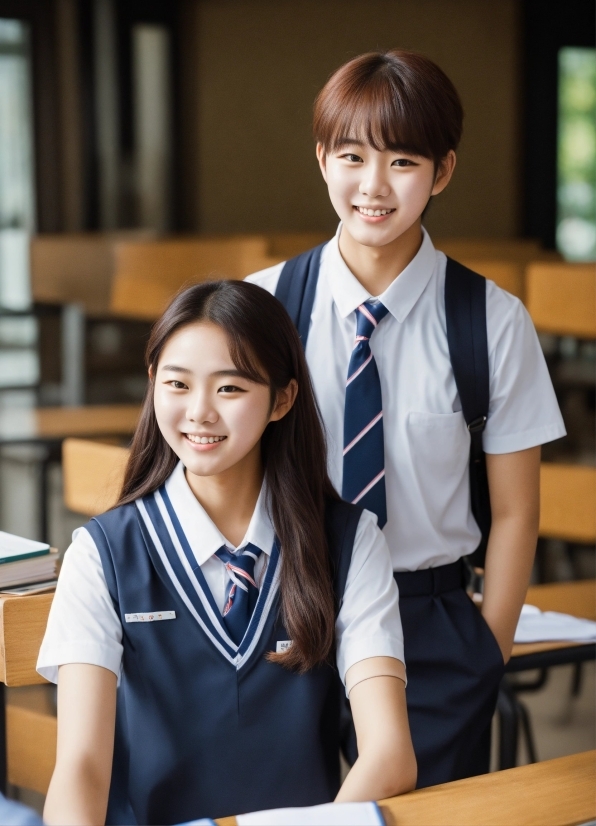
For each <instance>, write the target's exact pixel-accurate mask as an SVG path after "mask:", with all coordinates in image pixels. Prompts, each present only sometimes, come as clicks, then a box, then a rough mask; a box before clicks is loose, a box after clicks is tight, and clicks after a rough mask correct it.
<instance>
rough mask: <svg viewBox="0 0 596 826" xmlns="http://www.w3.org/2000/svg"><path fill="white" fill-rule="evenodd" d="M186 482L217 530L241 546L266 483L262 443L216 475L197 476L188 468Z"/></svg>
mask: <svg viewBox="0 0 596 826" xmlns="http://www.w3.org/2000/svg"><path fill="white" fill-rule="evenodd" d="M186 481H187V482H188V485H189V487H190V489H191V490H192V492H193V493H194V495H195V496H196V498H197V499H198V501H199V502H200V503H201V505H202V507H203V508H204V509H205V511H206V513H207V515H208V516H209V518H210V519H211V521H212V522H213V523H214V525H215V526H216V527H217V529H218V530H219V531H220V532H221V533H222V534H223V535H224V536H225V538H226V539H227V540H228V541H229V542H231V543H232V545H233V546H234V547H235V548H236V547H238V545H239V544H240V543H241V542H242V540H243V539H244V536H245V534H246V531H247V530H248V526H249V524H250V520H251V519H252V515H253V513H254V510H255V506H256V504H257V499H258V498H259V493H260V491H261V485H262V483H263V468H262V464H261V446H260V443H257V445H256V446H255V448H253V450H252V451H251V453H250V454H248V455H247V456H245V457H244V459H242V460H241V461H240V462H238V463H237V464H236V465H234V466H233V467H231V468H228V470H226V471H223V472H222V473H218V474H217V475H215V476H196V475H195V474H193V473H191V472H190V471H189V470H188V469H187V470H186Z"/></svg>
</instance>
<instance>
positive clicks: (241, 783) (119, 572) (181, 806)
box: [87, 486, 361, 824]
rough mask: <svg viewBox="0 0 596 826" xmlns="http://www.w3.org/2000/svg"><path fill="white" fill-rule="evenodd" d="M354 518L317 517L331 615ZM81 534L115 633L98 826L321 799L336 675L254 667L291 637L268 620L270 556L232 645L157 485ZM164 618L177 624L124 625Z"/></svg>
mask: <svg viewBox="0 0 596 826" xmlns="http://www.w3.org/2000/svg"><path fill="white" fill-rule="evenodd" d="M360 513H361V511H360V510H359V509H358V508H355V507H354V506H352V505H348V504H346V503H345V502H331V503H329V505H328V507H327V515H326V525H327V535H328V539H329V551H330V555H331V562H332V570H333V573H334V591H335V596H336V604H337V610H339V606H340V604H341V600H342V597H343V592H344V588H345V582H346V577H347V573H348V569H349V566H350V560H351V555H352V548H353V544H354V537H355V533H356V528H357V525H358V520H359V518H360ZM87 530H88V531H89V533H90V534H91V536H92V537H93V539H94V541H95V543H96V545H97V548H98V551H99V554H100V557H101V562H102V565H103V570H104V573H105V577H106V581H107V585H108V589H109V592H110V596H111V598H112V601H113V603H114V607H115V609H116V612H117V613H118V616H119V617H120V619H121V622H122V629H123V638H122V645H123V648H124V650H123V660H122V675H121V682H120V685H119V688H118V701H117V714H116V735H115V745H114V762H113V769H112V781H111V787H110V796H109V804H108V813H107V823H110V824H131V823H139V824H167V823H182V822H184V821H188V820H192V819H194V818H198V817H214V818H215V817H223V816H226V815H233V814H237V813H240V812H247V811H254V810H258V809H269V808H276V807H282V806H310V805H314V804H317V803H325V802H329V801H331V800H333V798H334V796H335V795H336V793H337V791H338V789H339V745H340V743H339V708H340V698H341V690H342V689H341V685H340V682H339V678H338V675H337V671H336V670H335V669H334V668H332V667H331V666H329V665H324V666H319V667H317V668H315V669H312V670H311V671H309V672H308V673H307V674H304V675H298V674H296V673H292V672H290V671H288V670H286V669H284V668H282V667H281V666H279V665H276V664H273V663H270V662H267V661H266V660H265V654H266V653H267V652H268V651H276V647H277V643H278V642H281V641H286V640H288V639H289V637H288V632H287V631H286V630H285V628H284V627H283V624H282V622H281V620H280V617H279V610H278V609H279V596H278V582H279V551H278V548H277V547H274V549H273V551H272V554H271V558H270V561H269V565H268V568H267V573H266V576H265V580H264V582H263V584H262V587H261V591H260V594H259V599H258V602H257V605H256V608H255V611H254V614H253V617H252V619H251V623H250V625H249V628H248V630H247V632H246V635H245V637H244V639H243V640H242V642H241V644H240V646H239V647H237V646H236V645H235V644H234V643H233V641H232V640H231V639H230V638H229V637H228V635H227V633H226V631H225V626H224V625H223V622H222V620H221V616H220V613H219V611H218V609H217V607H216V605H215V602H214V600H213V597H212V595H211V592H210V590H209V588H208V586H207V584H206V582H205V580H204V577H203V575H202V573H201V569H200V566H198V565H197V563H196V560H195V558H194V555H193V554H192V551H191V549H190V546H189V545H188V542H187V540H186V537H185V536H184V534H183V532H182V529H181V527H180V524H179V522H178V519H177V517H176V514H175V512H174V510H173V508H172V505H171V503H170V501H169V499H168V496H167V493H166V491H165V488H164V487H163V486H162V488H160V490H159V491H156V492H155V493H154V494H151V495H149V496H146V497H144V498H143V499H141V500H138V501H137V502H136V503H134V504H130V505H124V506H122V507H119V508H116V509H114V510H112V511H109V512H108V513H105V514H103V515H102V516H100V517H97V518H95V519H92V520H91V522H90V523H89V524H88V525H87ZM164 611H173V612H175V619H169V620H161V621H149V622H147V621H145V622H131V621H130V616H129V621H127V619H126V616H125V615H127V614H128V615H131V614H133V615H134V614H138V613H150V612H156V613H157V612H164Z"/></svg>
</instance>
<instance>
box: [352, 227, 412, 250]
mask: <svg viewBox="0 0 596 826" xmlns="http://www.w3.org/2000/svg"><path fill="white" fill-rule="evenodd" d="M346 229H347V230H348V232H349V233H350V235H351V236H352V238H353V239H354V241H357V242H358V243H359V244H362V246H364V247H384V246H386V244H390V243H391V242H392V241H395V239H396V238H399V236H400V235H401V234H402V233H400V232H399V231H396V230H395V229H392V228H390V227H375V226H371V227H366V226H362V225H360V226H358V224H356V225H354V224H352V223H350V224H347V225H346Z"/></svg>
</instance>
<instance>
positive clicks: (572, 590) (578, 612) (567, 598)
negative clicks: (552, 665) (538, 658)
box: [508, 579, 596, 671]
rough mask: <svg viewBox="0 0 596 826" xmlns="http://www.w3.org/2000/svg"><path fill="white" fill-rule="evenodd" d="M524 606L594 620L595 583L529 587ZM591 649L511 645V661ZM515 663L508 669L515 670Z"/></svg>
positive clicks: (558, 644)
mask: <svg viewBox="0 0 596 826" xmlns="http://www.w3.org/2000/svg"><path fill="white" fill-rule="evenodd" d="M525 601H526V603H528V604H529V605H535V606H536V607H537V608H540V610H541V611H559V612H560V613H562V614H573V616H574V617H581V618H582V619H589V620H596V580H594V579H583V580H579V581H577V582H553V583H548V584H546V585H531V586H530V587H529V588H528V593H527V595H526V600H525ZM579 647H581V648H587V647H593V644H589V645H586V644H585V643H573V642H528V643H522V644H517V645H514V646H513V651H512V654H511V660H516V659H517V658H520V657H529V656H530V655H532V654H541V653H543V652H545V651H557V650H564V649H569V648H579ZM578 655H579V652H578ZM514 666H515V662H511V661H510V664H509V665H508V670H510V671H513V670H517V669H516V668H515V667H514Z"/></svg>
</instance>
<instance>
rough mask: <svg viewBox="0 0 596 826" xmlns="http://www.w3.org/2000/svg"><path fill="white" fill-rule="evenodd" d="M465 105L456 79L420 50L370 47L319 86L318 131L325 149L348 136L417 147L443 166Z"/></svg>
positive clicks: (383, 145)
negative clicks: (379, 49)
mask: <svg viewBox="0 0 596 826" xmlns="http://www.w3.org/2000/svg"><path fill="white" fill-rule="evenodd" d="M463 114H464V113H463V109H462V105H461V100H460V98H459V95H458V93H457V90H456V88H455V86H454V85H453V83H452V82H451V81H450V80H449V78H448V77H447V75H446V74H445V73H444V72H443V70H442V69H440V68H439V67H438V66H437V64H436V63H433V61H432V60H430V59H429V58H428V57H425V56H424V55H421V54H418V53H416V52H410V51H405V50H401V49H392V50H391V51H388V52H368V53H367V54H362V55H359V56H358V57H355V58H353V59H352V60H350V61H348V62H347V63H345V64H344V65H343V66H340V68H339V69H337V71H336V72H334V73H333V74H332V75H331V77H330V78H329V80H328V81H327V83H326V84H325V86H324V87H323V88H322V89H321V91H320V92H319V95H318V97H317V99H316V101H315V106H314V118H313V133H314V138H315V140H316V141H317V142H319V143H321V144H322V145H323V147H324V149H325V152H327V153H329V152H334V151H335V150H336V149H337V148H338V147H339V146H340V145H341V142H342V141H343V140H345V139H346V138H357V139H359V140H363V141H365V142H367V143H368V144H370V146H372V147H373V148H374V149H378V150H379V151H380V150H383V149H392V150H394V151H396V152H412V153H413V154H415V155H421V156H422V157H425V158H431V159H432V160H434V162H435V169H436V168H437V167H438V165H439V164H440V162H441V161H442V160H443V158H444V157H445V156H446V155H447V154H448V152H449V151H450V150H451V149H453V150H455V149H457V146H458V144H459V141H460V138H461V134H462V125H463Z"/></svg>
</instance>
